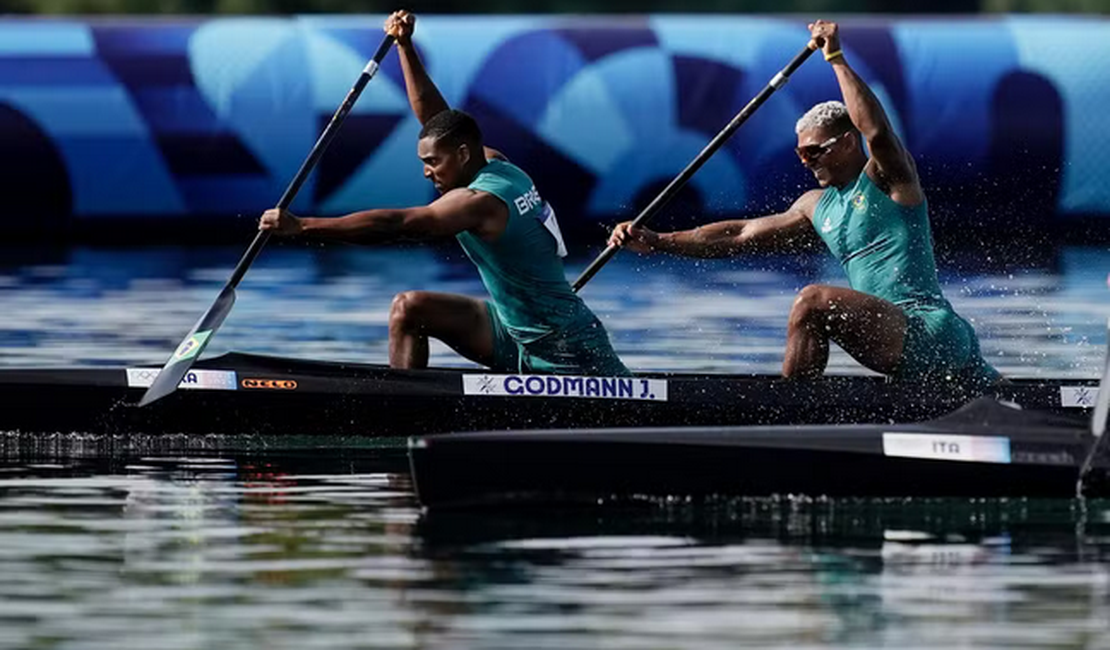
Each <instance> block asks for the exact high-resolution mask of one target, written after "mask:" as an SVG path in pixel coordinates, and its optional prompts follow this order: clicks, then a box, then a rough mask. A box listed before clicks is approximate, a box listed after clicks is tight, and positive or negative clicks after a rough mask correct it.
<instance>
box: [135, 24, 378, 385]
mask: <svg viewBox="0 0 1110 650" xmlns="http://www.w3.org/2000/svg"><path fill="white" fill-rule="evenodd" d="M392 45H393V37H392V36H386V37H385V38H383V39H382V44H381V45H379V46H378V51H377V52H375V53H374V58H372V59H371V60H370V62H369V63H367V64H366V67H365V68H363V70H362V74H360V75H359V76H358V80H357V81H355V85H354V86H352V87H351V90H350V91H348V92H347V97H346V98H345V99H344V100H343V103H342V104H340V105H339V108H338V109H337V110H336V111H335V114H334V115H332V118H331V121H330V122H328V125H327V127H326V128H325V129H324V132H323V133H321V134H320V138H319V139H318V140H316V144H315V145H313V146H312V151H311V152H309V154H308V158H306V159H305V161H304V163H302V164H301V168H300V169H299V170H298V171H297V175H296V176H294V177H293V182H291V183H289V187H287V188H285V193H284V194H282V195H281V200H280V201H278V203H277V206H276V207H277V208H279V209H283V210H284V209H286V208H288V207H289V204H291V203H292V202H293V198H294V197H295V196H297V191H298V190H300V189H301V185H303V184H304V182H305V180H307V179H308V175H309V173H311V172H312V168H313V167H315V166H316V163H317V162H318V161H319V160H320V157H321V156H323V155H324V151H325V150H326V149H327V148H328V145H329V144H331V141H332V140H334V139H335V135H336V134H337V133H338V132H339V127H341V126H342V125H343V120H344V119H346V117H347V113H350V112H351V108H352V107H353V106H354V105H355V102H356V101H358V96H359V95H361V94H362V89H363V88H365V87H366V84H367V83H369V81H370V79H372V78H373V77H374V74H375V73H377V71H378V67H379V66H380V65H381V63H382V59H384V58H385V55H386V54H387V53H388V52H389V48H390V47H391V46H392ZM269 239H270V231H268V230H260V231H258V234H257V235H255V237H254V241H252V242H251V245H250V247H249V248H247V252H246V253H244V254H243V258H242V259H240V260H239V264H237V265H236V266H235V270H234V271H232V273H231V278H229V279H228V281H227V284H225V285H224V288H223V290H222V291H220V295H219V296H217V297H216V302H214V303H212V306H211V307H209V308H208V311H206V312H204V315H203V316H201V317H200V320H199V321H197V324H196V325H194V326H193V329H192V330H190V331H189V333H188V334H187V335H185V340H183V341H182V342H181V344H180V345H178V346H177V350H176V351H175V352H174V353H173V355H172V356H170V358H169V360H168V361H166V365H164V366H162V370H161V372H159V373H158V376H157V377H155V378H154V383H152V384H151V385H150V388H147V389H146V393H144V394H143V398H142V399H141V400H139V406H146V405H147V404H150V403H151V402H153V401H154V400H156V399H159V398H161V397H165V396H166V395H169V394H170V393H172V392H173V391H175V390H177V386H178V384H180V383H181V380H182V379H183V378H184V377H185V373H187V372H189V368H191V367H192V366H193V362H194V361H196V359H197V358H198V357H199V356H200V353H201V352H202V351H203V350H204V348H205V346H206V345H208V340H209V339H210V338H212V335H213V334H215V333H216V330H217V329H218V328H219V327H220V325H221V324H223V322H224V319H226V318H227V315H228V314H229V313H230V312H231V308H232V306H234V305H235V287H237V286H239V281H240V280H242V279H243V276H244V275H246V273H247V269H248V268H250V265H251V264H252V263H253V262H254V259H255V258H256V257H258V254H259V253H260V252H262V247H263V246H265V245H266V242H267V241H268V240H269Z"/></svg>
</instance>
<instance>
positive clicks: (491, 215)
mask: <svg viewBox="0 0 1110 650" xmlns="http://www.w3.org/2000/svg"><path fill="white" fill-rule="evenodd" d="M508 216H509V211H508V208H507V207H506V206H505V204H504V203H502V202H501V200H500V199H498V198H497V197H495V196H493V195H492V194H488V193H486V192H476V191H474V190H470V189H467V188H460V189H457V190H452V191H450V192H448V193H446V194H444V195H443V196H441V197H440V198H439V199H437V200H436V201H434V202H433V203H431V204H429V205H426V206H421V207H416V208H401V209H384V210H363V211H361V212H353V213H351V214H348V215H346V216H343V217H336V218H319V217H303V218H301V219H300V232H301V233H302V234H305V235H309V236H312V237H318V238H321V239H330V240H335V241H343V242H348V243H357V244H376V243H380V242H386V241H391V240H396V239H431V238H435V237H450V236H452V235H456V234H458V233H460V232H463V231H465V230H473V231H475V232H476V233H477V234H479V235H480V236H486V237H491V236H496V235H498V234H500V232H501V231H503V230H504V227H505V223H506V222H507V221H508Z"/></svg>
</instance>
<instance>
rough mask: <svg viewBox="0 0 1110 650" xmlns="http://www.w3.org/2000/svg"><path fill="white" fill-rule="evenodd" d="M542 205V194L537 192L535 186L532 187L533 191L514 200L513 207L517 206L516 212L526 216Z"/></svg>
mask: <svg viewBox="0 0 1110 650" xmlns="http://www.w3.org/2000/svg"><path fill="white" fill-rule="evenodd" d="M542 203H543V199H541V198H540V193H539V192H537V191H536V186H535V185H533V186H532V189H530V190H528V191H527V192H525V193H524V194H521V195H520V196H518V197H516V198H515V199H513V205H515V206H516V210H517V212H519V213H520V214H524V213H525V212H528V211H529V210H531V209H532V208H534V207H536V206H537V205H540V204H542Z"/></svg>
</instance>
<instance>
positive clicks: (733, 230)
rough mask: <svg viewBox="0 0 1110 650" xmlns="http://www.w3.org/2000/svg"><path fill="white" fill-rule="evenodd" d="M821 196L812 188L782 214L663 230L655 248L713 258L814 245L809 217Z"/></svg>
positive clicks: (675, 253) (667, 251) (672, 252)
mask: <svg viewBox="0 0 1110 650" xmlns="http://www.w3.org/2000/svg"><path fill="white" fill-rule="evenodd" d="M820 197H821V190H810V191H809V192H806V193H805V194H803V195H802V196H801V197H799V198H798V200H797V201H795V202H794V204H793V205H791V206H790V208H789V209H787V210H786V211H785V212H783V213H781V214H775V215H771V216H767V217H760V218H758V219H735V220H731V221H718V222H717V223H711V224H708V225H705V226H701V227H698V228H694V229H693V230H681V231H678V232H672V233H660V234H659V240H658V242H656V243H655V244H654V245H653V248H654V249H655V250H657V251H662V252H666V253H671V254H674V255H683V256H686V257H703V258H710V257H729V256H732V255H739V254H743V253H750V252H757V251H773V250H784V249H789V248H792V247H798V246H807V245H811V244H813V243H814V242H815V241H816V239H817V238H816V233H815V232H814V230H813V226H812V224H811V222H810V220H811V219H812V217H813V210H814V208H815V207H816V206H817V200H818V199H819V198H820Z"/></svg>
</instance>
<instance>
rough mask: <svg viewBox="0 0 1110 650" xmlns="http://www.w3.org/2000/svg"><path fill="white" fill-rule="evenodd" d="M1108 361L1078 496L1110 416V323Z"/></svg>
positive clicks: (1080, 471) (1093, 415)
mask: <svg viewBox="0 0 1110 650" xmlns="http://www.w3.org/2000/svg"><path fill="white" fill-rule="evenodd" d="M1106 344H1107V350H1106V361H1105V365H1104V366H1103V369H1102V380H1101V381H1099V382H1098V397H1097V398H1096V399H1095V410H1094V412H1093V413H1091V436H1092V438H1093V440H1091V448H1090V450H1089V451H1088V452H1087V457H1086V458H1084V459H1083V466H1082V467H1081V468H1080V469H1079V483H1078V485H1077V486H1076V493H1077V494H1078V496H1083V478H1084V477H1085V476H1086V475H1087V472H1089V471H1090V470H1091V465H1092V464H1093V463H1094V461H1095V457H1096V456H1097V455H1098V451H1099V449H1101V448H1102V439H1103V438H1105V437H1106V436H1105V435H1104V434H1105V433H1106V417H1107V415H1108V414H1110V321H1108V322H1107V323H1106Z"/></svg>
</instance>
